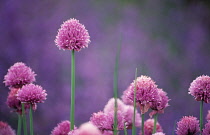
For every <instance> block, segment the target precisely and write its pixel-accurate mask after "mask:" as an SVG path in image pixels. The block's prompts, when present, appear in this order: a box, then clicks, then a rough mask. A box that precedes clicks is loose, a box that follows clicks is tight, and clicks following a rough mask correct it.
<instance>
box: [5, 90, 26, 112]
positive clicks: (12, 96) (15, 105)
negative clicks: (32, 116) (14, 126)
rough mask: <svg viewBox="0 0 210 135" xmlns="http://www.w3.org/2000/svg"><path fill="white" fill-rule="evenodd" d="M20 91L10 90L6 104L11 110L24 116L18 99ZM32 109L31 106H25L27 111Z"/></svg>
mask: <svg viewBox="0 0 210 135" xmlns="http://www.w3.org/2000/svg"><path fill="white" fill-rule="evenodd" d="M18 90H19V89H17V88H10V92H9V95H8V97H7V102H6V104H7V105H8V106H9V107H10V108H11V109H14V111H15V112H17V113H19V114H22V105H21V102H20V100H18V99H17V92H18ZM29 108H30V105H29V104H25V111H26V110H27V109H29Z"/></svg>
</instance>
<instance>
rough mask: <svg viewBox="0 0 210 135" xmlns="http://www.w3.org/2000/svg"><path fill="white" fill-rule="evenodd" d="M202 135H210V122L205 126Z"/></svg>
mask: <svg viewBox="0 0 210 135" xmlns="http://www.w3.org/2000/svg"><path fill="white" fill-rule="evenodd" d="M202 135H210V121H208V123H206V124H205V128H204V129H203V133H202Z"/></svg>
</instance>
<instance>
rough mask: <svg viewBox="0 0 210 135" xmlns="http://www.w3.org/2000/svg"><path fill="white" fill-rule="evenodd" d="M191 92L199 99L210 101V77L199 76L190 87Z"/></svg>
mask: <svg viewBox="0 0 210 135" xmlns="http://www.w3.org/2000/svg"><path fill="white" fill-rule="evenodd" d="M189 94H191V95H192V96H194V98H195V100H197V101H204V102H205V103H209V102H210V77H209V76H207V75H202V76H199V77H197V78H196V79H195V80H194V81H193V82H192V83H191V84H190V88H189Z"/></svg>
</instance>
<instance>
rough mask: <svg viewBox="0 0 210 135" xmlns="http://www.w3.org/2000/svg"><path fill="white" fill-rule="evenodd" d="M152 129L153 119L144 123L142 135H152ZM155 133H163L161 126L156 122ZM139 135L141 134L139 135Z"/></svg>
mask: <svg viewBox="0 0 210 135" xmlns="http://www.w3.org/2000/svg"><path fill="white" fill-rule="evenodd" d="M153 128H154V119H148V120H146V121H145V122H144V135H152V131H153ZM156 128H157V129H156V131H157V132H163V129H162V127H161V125H160V124H159V123H158V122H157V124H156ZM140 135H141V133H140Z"/></svg>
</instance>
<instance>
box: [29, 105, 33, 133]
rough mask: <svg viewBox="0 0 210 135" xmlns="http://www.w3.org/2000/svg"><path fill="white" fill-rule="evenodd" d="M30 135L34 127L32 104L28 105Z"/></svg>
mask: <svg viewBox="0 0 210 135" xmlns="http://www.w3.org/2000/svg"><path fill="white" fill-rule="evenodd" d="M29 115H30V135H33V134H34V127H33V112H32V105H30V114H29Z"/></svg>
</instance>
